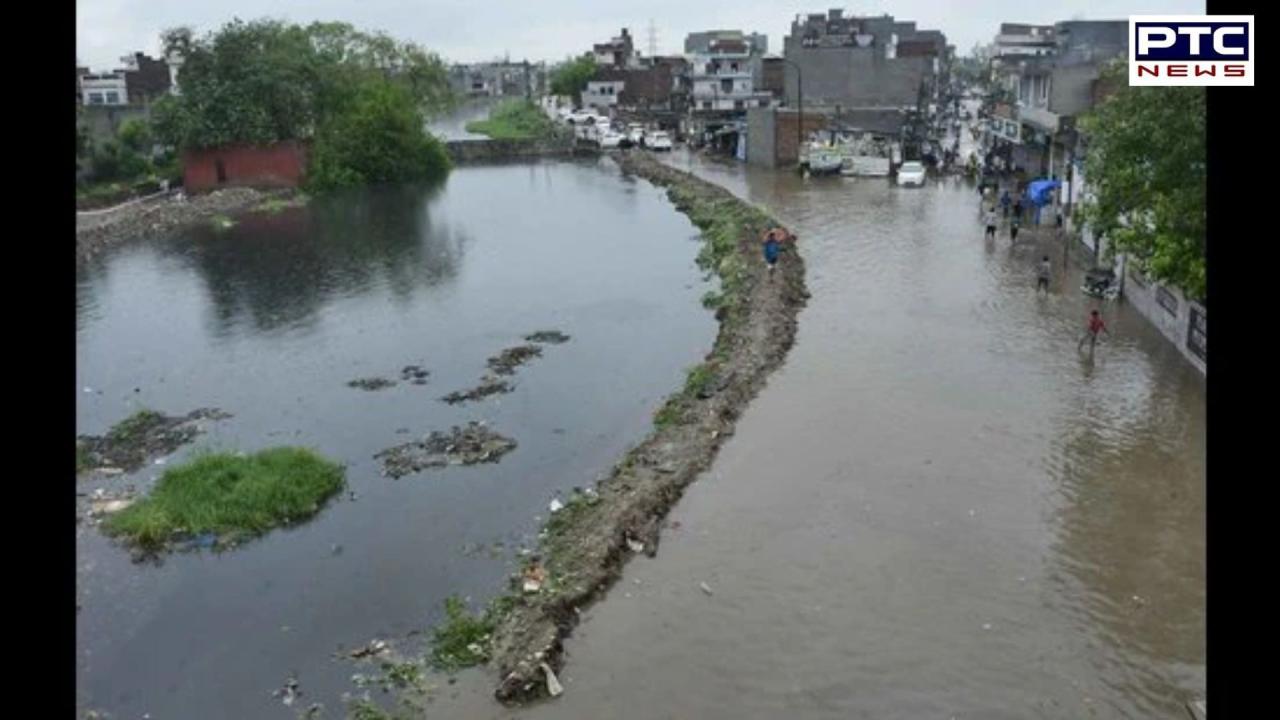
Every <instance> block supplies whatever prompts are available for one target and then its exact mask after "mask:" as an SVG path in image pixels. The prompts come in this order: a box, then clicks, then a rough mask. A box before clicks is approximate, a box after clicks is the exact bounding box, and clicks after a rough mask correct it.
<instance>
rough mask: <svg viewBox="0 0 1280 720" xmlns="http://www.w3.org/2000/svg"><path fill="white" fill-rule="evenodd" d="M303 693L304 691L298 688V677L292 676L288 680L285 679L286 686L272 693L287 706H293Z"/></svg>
mask: <svg viewBox="0 0 1280 720" xmlns="http://www.w3.org/2000/svg"><path fill="white" fill-rule="evenodd" d="M301 694H302V692H301V691H300V690H298V679H297V678H295V677H292V676H291V677H290V678H289V679H288V680H285V681H284V687H282V688H280V689H279V690H276V691H275V692H274V693H272V696H273V697H278V698H280V702H282V703H284V704H285V705H286V706H291V705H293V702H294V701H295V700H297V699H298V696H299V695H301Z"/></svg>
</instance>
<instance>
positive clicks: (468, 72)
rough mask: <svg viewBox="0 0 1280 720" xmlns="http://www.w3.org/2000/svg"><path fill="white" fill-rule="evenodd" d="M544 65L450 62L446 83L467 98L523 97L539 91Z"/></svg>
mask: <svg viewBox="0 0 1280 720" xmlns="http://www.w3.org/2000/svg"><path fill="white" fill-rule="evenodd" d="M545 75H546V71H545V67H544V66H543V65H541V64H537V65H535V64H532V63H529V62H508V61H501V62H489V63H474V64H471V65H453V66H451V67H450V68H449V85H450V87H451V88H453V91H454V92H455V93H457V94H459V95H465V96H470V97H503V96H505V97H525V96H532V95H534V94H537V93H539V92H540V91H541V87H542V83H543V80H544V78H545Z"/></svg>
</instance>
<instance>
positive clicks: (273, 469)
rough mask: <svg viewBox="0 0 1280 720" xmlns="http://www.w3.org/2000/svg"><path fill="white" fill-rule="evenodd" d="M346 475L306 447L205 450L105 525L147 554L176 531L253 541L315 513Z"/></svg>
mask: <svg viewBox="0 0 1280 720" xmlns="http://www.w3.org/2000/svg"><path fill="white" fill-rule="evenodd" d="M126 422H128V421H126ZM122 424H123V423H122ZM113 431H114V429H113ZM344 475H345V470H344V468H343V467H342V466H341V465H339V464H337V463H334V462H331V461H329V460H326V459H324V458H323V457H321V456H320V455H318V454H316V453H314V452H312V451H310V450H306V449H304V448H293V447H281V448H271V449H268V450H262V451H260V452H257V453H254V454H252V455H247V456H240V455H234V454H231V453H207V454H204V455H201V456H199V457H196V458H195V459H194V460H192V461H190V462H188V463H184V464H182V465H178V466H175V467H172V468H170V469H168V470H166V471H165V473H164V475H162V476H161V477H160V480H159V481H158V482H157V483H156V486H155V488H154V489H153V490H152V491H151V493H150V495H149V496H147V497H146V498H144V499H142V500H139V501H138V502H136V503H134V504H133V505H131V506H129V507H128V508H126V509H124V510H122V511H121V512H119V513H117V514H115V515H113V516H111V517H110V518H109V519H108V520H107V521H106V522H105V523H103V528H104V529H105V530H106V531H107V532H108V533H110V534H113V535H121V536H124V537H125V538H127V539H128V540H129V541H130V542H132V543H134V544H136V545H139V546H141V547H143V548H147V549H158V548H160V547H162V546H163V545H164V544H165V543H167V542H168V541H169V540H170V539H171V538H172V537H173V536H174V534H175V533H179V532H182V533H190V534H203V533H214V534H216V535H218V536H220V537H251V536H254V535H259V534H261V533H264V532H266V531H267V530H270V529H271V528H273V527H276V526H279V525H286V524H289V523H291V522H294V521H297V520H301V519H304V518H307V517H310V516H311V515H314V514H315V513H316V512H318V511H319V510H320V505H321V504H322V503H323V502H324V501H325V500H327V499H328V498H329V497H330V496H332V495H333V494H334V493H336V492H338V491H339V490H340V489H341V488H342V485H343V478H344Z"/></svg>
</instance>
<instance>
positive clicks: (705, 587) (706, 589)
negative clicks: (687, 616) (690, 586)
mask: <svg viewBox="0 0 1280 720" xmlns="http://www.w3.org/2000/svg"><path fill="white" fill-rule="evenodd" d="M698 587H700V588H702V592H704V593H706V594H707V595H713V594H714V593H712V592H711V586H709V585H707V584H706V583H698Z"/></svg>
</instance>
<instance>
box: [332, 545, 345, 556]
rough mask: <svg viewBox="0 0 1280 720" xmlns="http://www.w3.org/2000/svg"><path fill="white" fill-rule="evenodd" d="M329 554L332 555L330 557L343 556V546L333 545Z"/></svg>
mask: <svg viewBox="0 0 1280 720" xmlns="http://www.w3.org/2000/svg"><path fill="white" fill-rule="evenodd" d="M329 554H330V555H341V554H342V546H341V545H339V544H337V543H334V544H333V545H331V546H330V547H329Z"/></svg>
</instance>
